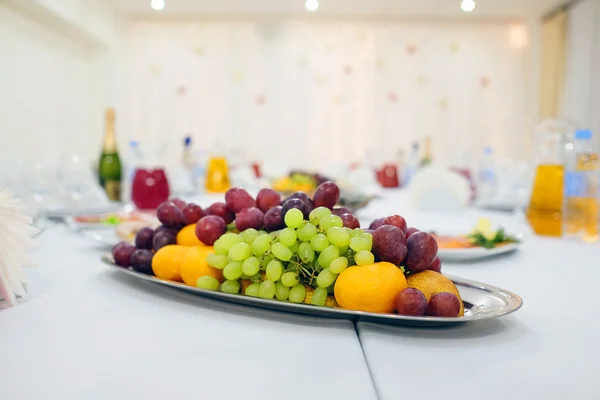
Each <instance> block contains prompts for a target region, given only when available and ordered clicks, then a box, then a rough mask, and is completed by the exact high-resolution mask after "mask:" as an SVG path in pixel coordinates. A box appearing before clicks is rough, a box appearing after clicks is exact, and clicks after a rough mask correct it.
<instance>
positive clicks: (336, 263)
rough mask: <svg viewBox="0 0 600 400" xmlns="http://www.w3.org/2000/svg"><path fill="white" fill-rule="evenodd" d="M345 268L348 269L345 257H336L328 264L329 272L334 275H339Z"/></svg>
mask: <svg viewBox="0 0 600 400" xmlns="http://www.w3.org/2000/svg"><path fill="white" fill-rule="evenodd" d="M346 268H348V259H347V258H346V257H338V258H336V259H335V260H333V261H332V262H331V264H329V270H330V271H331V272H333V273H334V274H341V273H342V271H343V270H345V269H346Z"/></svg>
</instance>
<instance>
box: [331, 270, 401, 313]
mask: <svg viewBox="0 0 600 400" xmlns="http://www.w3.org/2000/svg"><path fill="white" fill-rule="evenodd" d="M406 288H407V283H406V278H405V277H404V274H403V273H402V271H401V270H400V268H398V267H397V266H395V265H394V264H392V263H389V262H378V263H373V264H368V265H363V266H358V265H357V266H353V267H350V268H346V269H345V270H344V271H343V272H342V273H341V274H340V275H339V276H338V278H337V280H336V282H335V288H334V294H335V300H336V302H337V304H338V305H339V306H340V307H341V308H345V309H348V310H356V311H366V312H374V313H391V312H393V311H394V299H395V298H396V295H397V294H398V293H400V292H401V291H402V290H404V289H406Z"/></svg>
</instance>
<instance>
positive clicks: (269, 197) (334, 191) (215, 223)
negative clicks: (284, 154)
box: [196, 181, 360, 245]
mask: <svg viewBox="0 0 600 400" xmlns="http://www.w3.org/2000/svg"><path fill="white" fill-rule="evenodd" d="M339 199H340V188H339V187H338V186H337V185H336V184H335V183H334V182H330V181H325V182H322V183H321V184H320V185H319V187H317V189H316V191H315V194H314V198H313V199H311V198H310V197H309V196H308V195H307V194H306V193H303V192H296V193H292V194H291V195H290V196H289V197H287V198H285V199H283V200H282V199H281V196H280V194H279V193H277V192H276V191H275V190H273V189H269V188H264V189H261V190H260V191H259V192H258V195H257V196H256V199H254V198H253V197H252V196H251V195H250V194H249V193H248V192H247V191H246V190H244V189H242V188H232V189H229V190H228V191H227V193H225V202H224V203H223V202H217V203H214V204H212V205H211V206H210V207H208V208H207V209H206V215H205V216H204V217H202V218H201V219H200V220H199V221H198V223H197V225H196V236H197V237H198V239H200V241H201V242H202V243H204V244H206V245H212V244H213V243H214V242H215V241H216V240H217V239H218V238H219V237H220V236H221V235H222V234H223V233H225V232H226V231H227V228H228V227H229V228H230V229H231V228H232V226H231V225H230V224H232V223H234V224H235V229H237V230H238V231H240V232H242V231H244V230H246V229H256V230H260V229H264V230H265V231H267V232H273V231H278V230H280V229H283V228H285V222H284V217H285V214H286V213H287V212H288V211H289V210H291V209H292V208H297V209H298V210H300V211H302V214H304V217H305V218H306V219H308V216H309V214H310V212H311V211H312V210H313V209H314V208H315V207H327V208H329V209H331V210H332V213H333V214H336V215H338V216H339V217H340V218H342V221H343V223H344V226H346V227H348V228H351V229H355V228H359V227H360V223H359V221H358V218H356V217H355V216H354V215H353V214H352V212H351V211H350V210H348V209H347V208H345V207H335V205H336V204H337V203H338V201H339ZM209 217H211V218H209Z"/></svg>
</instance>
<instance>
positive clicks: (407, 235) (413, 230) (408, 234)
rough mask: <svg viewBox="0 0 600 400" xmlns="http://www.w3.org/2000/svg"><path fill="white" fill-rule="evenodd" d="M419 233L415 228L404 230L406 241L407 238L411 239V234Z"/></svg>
mask: <svg viewBox="0 0 600 400" xmlns="http://www.w3.org/2000/svg"><path fill="white" fill-rule="evenodd" d="M417 232H419V230H418V229H417V228H406V233H405V235H406V238H407V239H408V238H409V237H411V236H412V235H413V233H417Z"/></svg>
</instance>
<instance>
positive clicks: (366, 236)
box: [359, 232, 373, 246]
mask: <svg viewBox="0 0 600 400" xmlns="http://www.w3.org/2000/svg"><path fill="white" fill-rule="evenodd" d="M359 237H361V238H363V239H366V240H367V241H368V242H369V244H370V245H371V246H373V235H371V234H370V233H368V232H365V233H363V234H361V235H360V236H359Z"/></svg>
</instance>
